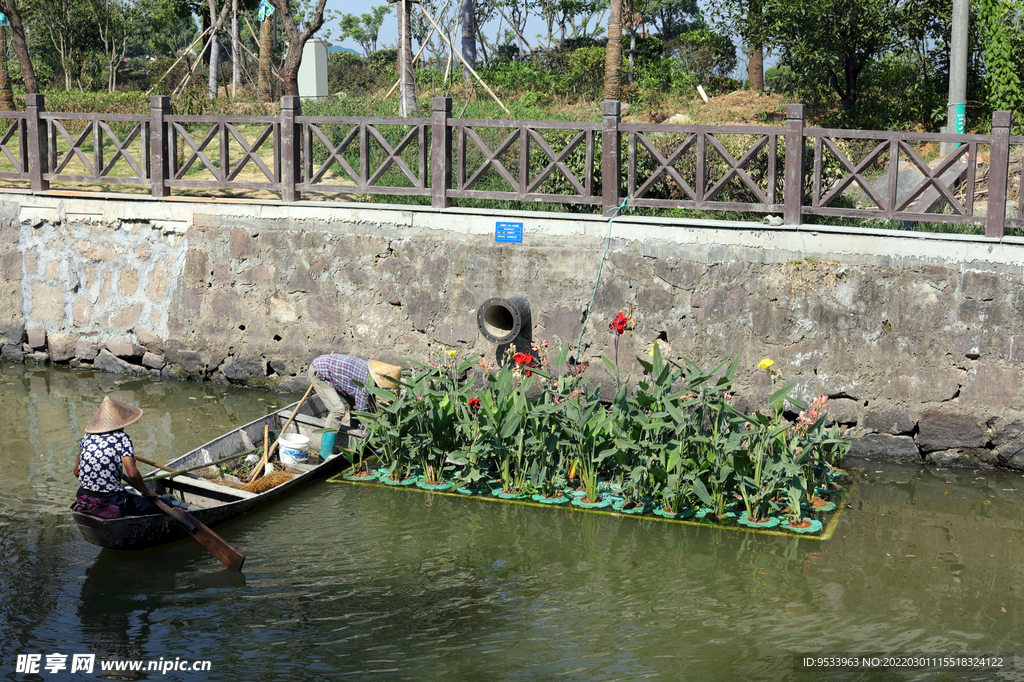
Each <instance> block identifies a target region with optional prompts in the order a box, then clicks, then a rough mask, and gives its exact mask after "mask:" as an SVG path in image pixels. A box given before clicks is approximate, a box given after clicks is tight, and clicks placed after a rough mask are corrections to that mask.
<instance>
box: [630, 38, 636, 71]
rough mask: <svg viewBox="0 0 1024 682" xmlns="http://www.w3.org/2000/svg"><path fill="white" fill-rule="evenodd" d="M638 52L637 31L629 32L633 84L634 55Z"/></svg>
mask: <svg viewBox="0 0 1024 682" xmlns="http://www.w3.org/2000/svg"><path fill="white" fill-rule="evenodd" d="M635 52H636V29H635V28H631V29H630V31H629V82H630V83H632V82H633V54H634V53H635Z"/></svg>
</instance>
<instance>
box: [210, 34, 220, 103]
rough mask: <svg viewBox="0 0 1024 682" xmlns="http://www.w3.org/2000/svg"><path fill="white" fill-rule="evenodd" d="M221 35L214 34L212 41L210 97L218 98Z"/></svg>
mask: <svg viewBox="0 0 1024 682" xmlns="http://www.w3.org/2000/svg"><path fill="white" fill-rule="evenodd" d="M219 76H220V37H219V36H214V37H213V40H211V41H210V81H209V83H210V99H217V91H218V90H219V88H218V85H219V82H220V79H219Z"/></svg>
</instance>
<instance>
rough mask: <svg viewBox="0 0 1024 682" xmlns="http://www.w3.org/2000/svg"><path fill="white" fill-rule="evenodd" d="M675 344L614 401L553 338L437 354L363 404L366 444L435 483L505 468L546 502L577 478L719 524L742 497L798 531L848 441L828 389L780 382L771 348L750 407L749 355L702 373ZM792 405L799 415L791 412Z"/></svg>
mask: <svg viewBox="0 0 1024 682" xmlns="http://www.w3.org/2000/svg"><path fill="white" fill-rule="evenodd" d="M617 319H618V318H617ZM623 319H625V318H624V316H623ZM620 322H621V320H620ZM620 326H621V325H620ZM623 328H624V327H623ZM612 331H613V332H615V331H616V329H615V328H614V326H613V328H612ZM665 347H667V346H665V345H663V344H660V343H655V344H652V345H651V347H650V350H649V355H648V357H640V358H638V361H639V362H640V365H641V366H642V367H643V369H644V376H643V378H642V379H641V380H640V381H639V382H638V383H637V385H636V386H635V387H634V388H629V387H627V386H619V387H618V389H617V391H616V393H615V397H614V398H613V400H612V401H611V403H609V404H604V403H602V402H601V399H600V388H599V387H596V386H590V385H588V384H587V383H586V382H585V381H583V380H581V378H580V377H579V376H578V373H577V372H575V371H573V369H574V368H573V367H572V366H570V365H567V364H566V363H567V358H568V351H569V349H568V347H563V348H562V349H561V350H560V351H559V353H558V354H557V357H556V358H555V360H554V361H553V362H548V359H547V357H546V356H547V344H543V345H537V344H534V346H533V353H524V352H510V353H509V354H508V355H507V357H506V358H504V360H505V362H504V363H503V364H502V365H501V366H500V367H499V368H497V369H495V368H494V367H493V366H491V365H490V364H489V363H487V362H486V361H485V360H483V359H480V361H479V362H477V361H476V359H467V360H464V361H462V362H456V359H455V357H454V356H451V355H447V356H445V355H442V356H439V362H437V363H434V364H433V365H431V366H425V365H419V366H418V369H417V370H415V371H414V372H413V374H412V376H411V377H408V378H405V379H403V382H402V383H403V386H404V387H405V388H406V390H405V391H403V393H402V394H401V395H399V396H395V395H393V394H391V393H389V392H386V391H381V390H380V389H377V388H375V387H371V388H370V390H371V391H373V392H374V395H375V396H376V397H377V404H378V410H377V411H376V412H372V413H361V414H360V417H361V418H362V419H363V420H364V421H365V422H366V424H367V426H368V437H367V447H368V448H370V449H371V450H373V452H375V453H376V454H377V455H378V456H379V457H380V458H381V459H382V460H383V461H384V462H385V463H386V464H387V465H388V466H389V468H390V470H391V472H392V473H391V476H392V477H401V476H404V475H406V474H407V472H408V471H409V470H410V468H411V466H412V464H413V462H414V461H415V462H418V463H419V465H420V467H421V468H422V471H423V474H424V476H425V477H426V479H427V482H428V483H438V482H440V481H441V480H443V479H451V478H457V479H458V480H460V481H464V482H467V483H470V484H475V483H477V482H480V481H481V480H483V479H491V478H495V477H496V478H498V479H500V481H501V491H502V493H503V494H504V495H515V496H520V495H524V494H528V493H537V494H539V495H543V496H544V497H546V498H549V499H556V498H559V497H560V496H561V495H562V494H564V493H568V492H570V491H571V488H570V487H578V488H581V489H582V495H583V500H582V501H583V502H584V503H586V504H597V503H601V502H602V492H601V489H602V486H604V487H608V486H611V487H612V488H613V489H614V491H615V494H616V496H621V497H622V498H623V500H621V501H620V502H618V503H617V504H620V505H621V507H622V508H623V510H629V509H641V508H649V507H648V505H650V504H652V503H654V502H659V503H660V505H661V507H662V510H663V511H665V512H668V513H680V512H685V511H686V509H687V508H688V507H691V506H693V505H696V504H700V505H703V506H704V507H706V508H708V509H707V511H706V512H705V514H706V515H708V516H709V517H713V518H716V519H719V520H722V519H726V518H728V517H731V516H732V515H733V510H735V511H736V512H738V511H739V509H736V508H735V505H737V504H741V505H742V507H743V509H744V510H745V512H746V514H745V515H744V519H745V520H744V523H747V524H748V525H751V524H758V523H767V522H768V521H770V520H771V519H772V518H774V517H775V516H777V515H780V514H784V515H785V516H786V517H788V521H789V524H790V525H791V526H793V527H795V528H799V527H801V525H802V522H803V520H804V518H803V515H804V511H803V508H804V504H807V505H812V504H813V502H814V494H815V491H816V489H821V487H822V486H827V485H828V481H829V472H830V471H832V470H833V468H834V467H836V466H837V465H838V464H840V463H841V459H842V456H843V454H845V452H846V451H847V449H848V447H849V446H848V444H847V443H846V442H845V441H844V440H843V439H842V437H841V436H840V434H839V431H838V429H837V428H836V427H831V428H826V426H825V423H826V410H827V407H828V402H827V399H826V398H824V397H821V398H816V399H815V400H814V401H812V403H811V405H810V406H805V405H803V404H801V403H799V402H798V401H796V400H794V399H793V398H792V397H791V392H792V390H793V385H792V384H789V385H786V386H783V387H781V388H776V387H775V382H776V380H777V379H779V378H781V375H780V374H779V373H778V372H777V371H776V370H774V369H772V365H773V364H774V363H772V361H771V360H770V359H768V358H766V359H765V360H762V361H761V363H759V365H758V366H759V368H760V369H763V370H764V371H765V372H767V373H769V375H770V376H771V378H772V387H773V391H772V394H771V396H770V398H769V399H768V404H767V410H765V411H764V412H753V413H751V414H746V413H744V412H742V411H740V410H738V409H737V408H736V406H735V403H734V401H733V388H734V383H735V376H736V373H737V370H738V367H739V360H738V359H737V360H734V361H732V362H730V363H728V364H726V363H723V364H721V365H719V366H717V367H715V368H714V369H711V370H704V369H702V368H701V367H699V366H698V365H697V364H695V363H694V362H692V361H691V360H688V359H686V358H680V359H679V360H678V361H676V360H673V359H671V358H666V357H664V356H663V355H662V349H663V348H665ZM608 362H610V361H608ZM787 409H793V410H796V411H799V416H798V417H797V418H796V419H795V420H791V419H789V418H788V417H787ZM603 482H604V483H603ZM823 494H824V493H823ZM605 499H608V498H605ZM615 499H618V497H616V498H615ZM738 500H739V501H741V502H740V503H738V502H737V501H738ZM604 503H607V502H604Z"/></svg>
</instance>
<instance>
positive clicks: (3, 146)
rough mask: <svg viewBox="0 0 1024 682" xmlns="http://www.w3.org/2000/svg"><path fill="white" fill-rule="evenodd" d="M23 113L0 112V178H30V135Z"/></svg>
mask: <svg viewBox="0 0 1024 682" xmlns="http://www.w3.org/2000/svg"><path fill="white" fill-rule="evenodd" d="M26 128H27V125H26V115H25V112H23V111H8V112H0V131H2V132H0V154H3V156H2V157H0V178H9V179H16V180H24V179H26V178H28V134H27V130H26Z"/></svg>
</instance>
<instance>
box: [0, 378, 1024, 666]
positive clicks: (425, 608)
mask: <svg viewBox="0 0 1024 682" xmlns="http://www.w3.org/2000/svg"><path fill="white" fill-rule="evenodd" d="M107 393H109V394H111V395H113V396H114V397H116V398H118V399H120V400H124V401H127V402H133V403H136V404H139V405H141V406H142V407H143V409H145V410H146V417H145V418H144V421H143V422H141V423H140V424H138V425H136V426H133V427H130V433H132V435H133V437H134V439H135V442H136V445H137V447H138V449H139V452H140V453H142V454H143V455H144V456H146V455H151V456H152V457H153V458H155V459H158V460H160V461H167V460H169V459H171V458H173V457H174V456H176V455H177V454H178V453H180V452H183V451H185V450H188V449H190V448H192V447H195V446H196V445H198V444H201V443H202V442H205V441H206V440H209V439H210V438H212V437H214V436H215V435H217V434H219V433H221V432H223V431H225V430H227V429H228V428H230V427H232V426H234V425H236V424H240V423H243V422H244V421H247V420H250V419H253V418H255V417H257V416H259V415H261V414H263V413H265V412H266V411H267V409H268V405H276V404H283V402H284V400H283V399H281V398H278V397H276V396H272V395H269V394H261V393H252V392H244V391H238V390H234V389H230V388H227V387H215V386H203V385H197V384H186V383H153V382H150V381H134V380H133V381H125V379H124V378H123V377H114V376H110V375H98V374H91V373H81V374H76V373H74V372H69V371H58V370H49V369H31V368H29V369H25V368H22V367H20V366H10V365H0V410H2V414H3V415H4V416H5V418H6V424H7V429H6V433H5V435H4V436H3V438H0V465H2V466H0V490H2V492H0V543H2V547H0V549H2V552H0V671H2V675H3V676H4V677H5V678H7V679H19V680H20V679H26V680H39V679H42V680H56V679H82V680H85V679H96V678H97V677H98V670H95V671H94V673H93V674H92V675H88V674H83V673H76V674H74V675H70V674H68V673H67V671H64V672H63V673H58V674H51V673H47V672H45V671H43V672H42V673H41V674H40V675H31V674H20V673H16V672H15V669H16V662H17V658H18V654H32V653H38V654H42V655H44V661H43V662H44V663H45V655H46V654H51V653H55V652H57V653H61V654H67V655H68V656H69V658H68V660H69V661H70V656H71V655H72V654H75V653H93V654H96V656H97V658H98V659H107V658H109V659H132V660H136V659H138V660H146V661H148V660H159V659H161V658H163V659H164V660H175V659H176V658H180V659H188V660H189V661H192V660H197V659H198V660H203V659H205V660H209V661H210V670H209V671H208V672H202V673H192V672H168V673H167V674H160V673H159V672H148V673H145V672H143V673H120V674H118V675H117V676H112V675H108V676H107V677H106V679H166V680H175V679H178V680H282V679H293V680H328V679H330V680H337V679H344V680H467V681H469V680H556V679H557V680H580V681H601V680H641V679H643V680H648V679H649V680H737V679H739V680H755V679H783V680H816V679H835V680H849V679H878V680H891V679H897V680H898V679H921V680H931V679H940V678H941V677H942V676H941V675H940V674H939V673H937V672H936V671H929V672H920V671H919V672H912V671H908V672H903V673H895V672H892V671H889V672H875V673H866V674H858V675H852V676H851V675H849V674H843V673H832V674H824V673H820V672H813V673H812V672H806V671H795V670H794V668H793V658H792V657H793V654H794V653H809V654H821V653H860V654H865V653H877V652H901V653H907V652H927V653H951V652H967V651H970V652H991V653H995V652H1003V653H1006V652H1009V653H1018V654H1019V653H1020V651H1021V637H1022V629H1021V626H1022V615H1024V596H1022V585H1024V580H1022V579H1024V568H1022V567H1024V545H1022V543H1021V530H1022V527H1024V513H1022V506H1024V477H1022V476H1021V475H1020V474H1006V473H991V472H988V473H974V472H969V471H966V472H965V471H952V470H949V471H936V470H923V471H919V470H917V469H916V468H907V467H898V466H893V465H880V464H878V463H876V462H862V463H861V466H863V467H864V468H865V476H864V480H863V482H862V484H861V485H860V486H859V487H858V488H857V489H856V491H855V493H854V496H853V499H852V504H851V506H850V508H849V509H848V510H847V512H846V513H845V514H844V516H843V517H842V519H841V521H840V523H839V526H838V528H837V530H836V533H835V535H834V536H833V539H832V540H830V541H828V542H824V543H822V542H817V541H814V540H807V539H801V538H796V537H793V538H780V537H773V536H763V535H756V534H749V533H745V532H738V531H725V530H719V529H711V528H693V527H688V526H682V525H676V524H668V523H659V522H653V521H638V520H635V519H625V518H616V517H605V516H598V515H594V514H586V513H580V512H572V511H568V510H564V509H560V510H548V509H535V508H530V507H517V506H512V505H504V504H491V503H483V502H480V501H476V500H472V499H460V498H450V497H440V496H431V495H427V494H418V493H410V492H406V491H402V490H382V489H378V488H369V487H364V486H352V485H344V484H331V483H326V482H324V483H320V484H316V485H314V486H312V487H310V488H307V489H305V490H304V491H301V492H299V493H297V494H296V495H295V496H293V497H290V498H288V499H286V500H284V501H281V502H279V503H277V504H274V505H272V506H271V507H269V508H266V509H263V510H260V511H258V512H256V513H255V514H253V515H251V516H248V517H246V518H243V519H240V520H238V521H236V522H234V523H232V524H230V525H228V526H224V527H221V528H220V529H219V531H220V533H221V535H222V536H223V537H224V538H225V539H227V540H228V541H229V542H231V543H232V544H234V545H235V546H236V547H238V548H239V549H241V550H242V551H243V552H245V553H246V554H247V555H248V560H247V562H246V566H245V571H244V572H243V574H241V575H239V574H235V573H231V572H229V571H226V570H224V569H221V568H220V565H219V564H217V563H216V562H215V561H213V560H212V559H210V558H209V557H208V556H207V555H206V554H205V553H204V551H203V550H202V549H200V548H198V546H194V545H193V544H191V543H187V542H183V543H179V544H176V545H172V546H169V547H166V548H163V549H160V550H154V551H148V552H142V553H115V552H110V551H107V550H100V549H99V548H97V547H94V546H92V545H89V544H87V543H85V542H84V541H83V540H82V539H81V537H80V536H79V534H78V531H77V529H76V528H75V526H74V524H73V522H71V520H70V518H69V515H68V514H67V512H66V509H67V505H68V504H69V503H70V501H71V499H70V498H71V495H72V493H73V491H74V489H75V481H74V479H73V478H72V476H71V466H72V463H73V457H74V454H75V445H74V443H75V441H76V440H77V438H78V437H79V436H80V433H81V427H82V426H83V425H84V424H85V422H86V421H87V420H88V418H89V416H90V415H91V414H92V412H93V410H94V409H95V407H96V405H97V404H98V402H99V400H100V399H101V398H102V396H103V395H105V394H107ZM206 396H213V398H207V397H206ZM261 399H262V400H261ZM1007 663H1009V661H1007ZM945 677H946V678H957V679H960V678H964V679H966V678H969V677H970V676H968V675H966V674H956V675H953V674H949V675H945ZM994 677H995V678H998V679H1022V678H1024V668H1022V669H1021V671H1020V672H1018V671H1010V670H1007V671H1004V672H1003V673H1002V674H1001V675H998V676H995V675H987V676H985V675H983V676H974V677H970V678H971V679H990V678H994Z"/></svg>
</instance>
